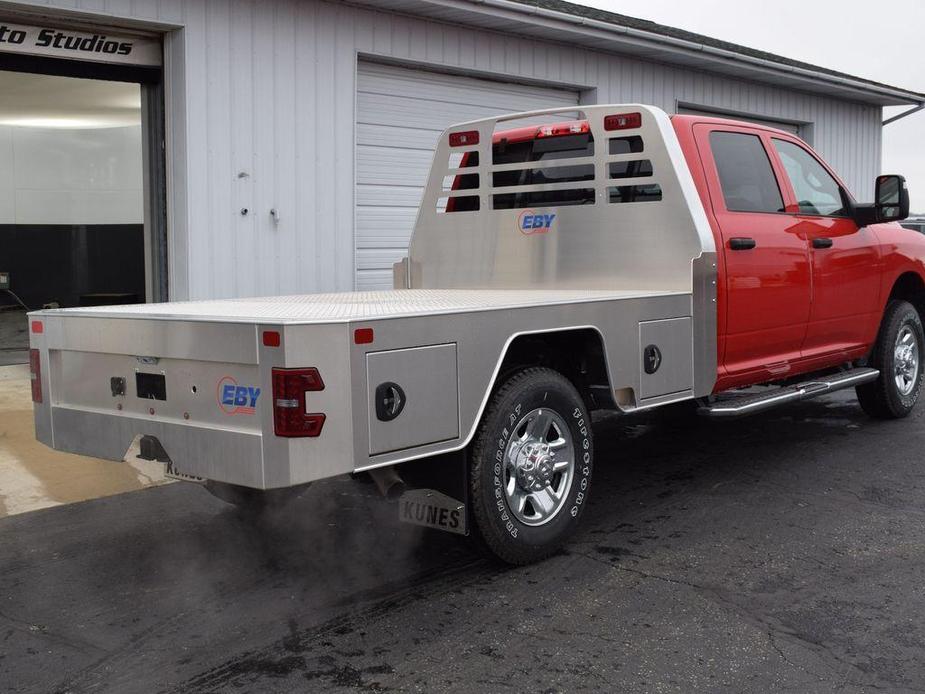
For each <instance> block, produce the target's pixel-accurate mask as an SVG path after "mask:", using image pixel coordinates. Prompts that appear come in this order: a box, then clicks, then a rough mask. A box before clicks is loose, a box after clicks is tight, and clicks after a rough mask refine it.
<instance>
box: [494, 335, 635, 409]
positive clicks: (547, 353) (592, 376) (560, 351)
mask: <svg viewBox="0 0 925 694" xmlns="http://www.w3.org/2000/svg"><path fill="white" fill-rule="evenodd" d="M530 366H545V367H548V368H550V369H555V370H556V371H558V372H559V373H561V374H562V375H563V376H565V377H566V378H568V379H569V380H570V381H571V382H572V383H573V384H574V385H575V387H576V388H577V389H578V392H579V393H580V394H581V397H582V398H584V401H585V404H586V405H587V407H588V409H589V410H595V409H616V407H617V405H616V402H615V401H614V399H613V394H612V393H613V391H612V390H611V387H610V379H609V377H608V375H607V360H606V358H605V356H604V341H603V338H602V337H601V335H600V333H599V332H597V331H596V330H594V329H593V328H578V329H575V330H562V331H556V332H548V333H532V334H529V335H518V336H517V337H516V338H514V340H512V341H511V344H510V345H509V346H508V349H507V352H506V353H505V355H504V360H503V361H502V362H501V368H500V369H499V371H498V378H497V379H496V381H495V384H494V387H495V388H497V387H499V386H500V385H501V384H502V383H504V381H506V380H507V379H508V377H509V376H511V375H512V374H513V373H514V372H516V371H518V370H520V369H523V368H527V367H530Z"/></svg>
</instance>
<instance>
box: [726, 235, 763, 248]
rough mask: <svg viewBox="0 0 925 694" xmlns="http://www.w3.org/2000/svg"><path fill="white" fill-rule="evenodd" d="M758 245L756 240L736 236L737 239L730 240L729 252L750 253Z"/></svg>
mask: <svg viewBox="0 0 925 694" xmlns="http://www.w3.org/2000/svg"><path fill="white" fill-rule="evenodd" d="M757 245H758V244H756V243H755V239H750V238H748V237H745V236H736V237H735V238H732V239H729V250H732V251H749V250H751V249H752V248H754V247H755V246H757Z"/></svg>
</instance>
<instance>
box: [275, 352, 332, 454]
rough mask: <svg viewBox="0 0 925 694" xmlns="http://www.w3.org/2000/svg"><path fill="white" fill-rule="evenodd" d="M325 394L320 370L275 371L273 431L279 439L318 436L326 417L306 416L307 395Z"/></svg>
mask: <svg viewBox="0 0 925 694" xmlns="http://www.w3.org/2000/svg"><path fill="white" fill-rule="evenodd" d="M319 390H324V381H323V380H321V374H320V373H319V372H318V369H315V368H311V369H279V368H276V369H273V431H274V432H275V433H276V435H277V436H285V437H289V438H297V437H304V436H310V437H314V436H319V435H320V434H321V428H322V427H323V426H324V420H325V416H324V413H321V412H313V413H311V412H307V411H306V410H307V407H306V404H305V394H306V393H309V392H314V391H319Z"/></svg>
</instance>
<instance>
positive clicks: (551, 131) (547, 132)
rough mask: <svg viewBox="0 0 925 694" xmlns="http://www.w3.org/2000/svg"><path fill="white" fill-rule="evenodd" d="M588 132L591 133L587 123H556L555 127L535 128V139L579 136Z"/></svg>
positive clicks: (542, 126) (584, 121)
mask: <svg viewBox="0 0 925 694" xmlns="http://www.w3.org/2000/svg"><path fill="white" fill-rule="evenodd" d="M589 132H591V126H590V125H588V121H586V120H582V121H573V122H571V123H557V124H556V125H541V126H540V127H539V128H537V131H536V138H537V139H542V138H544V137H559V136H562V135H581V134H583V133H589Z"/></svg>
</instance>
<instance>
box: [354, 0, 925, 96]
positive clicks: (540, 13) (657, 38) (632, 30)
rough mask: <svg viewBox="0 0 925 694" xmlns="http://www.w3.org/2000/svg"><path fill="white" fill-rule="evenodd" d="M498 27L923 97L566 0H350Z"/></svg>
mask: <svg viewBox="0 0 925 694" xmlns="http://www.w3.org/2000/svg"><path fill="white" fill-rule="evenodd" d="M350 1H351V3H352V4H356V5H364V6H372V7H376V8H379V9H384V10H390V11H393V12H401V13H404V14H414V15H422V16H427V17H430V18H433V19H438V20H441V21H447V22H451V23H456V24H467V25H470V26H474V27H479V28H483V29H490V30H495V31H505V32H510V31H516V32H517V33H518V34H520V35H528V36H533V37H536V38H542V39H546V40H551V41H560V42H565V43H569V44H572V45H579V46H582V47H584V48H589V49H595V50H603V51H608V52H613V53H620V54H624V55H629V56H633V57H638V58H641V59H647V60H655V61H658V62H661V63H668V64H675V65H679V66H683V67H686V68H689V69H701V70H705V71H709V72H714V73H719V74H725V75H729V76H732V77H738V78H741V79H750V80H755V81H759V82H763V83H767V84H774V85H777V86H781V87H785V88H790V89H800V90H802V91H810V92H815V93H819V94H824V95H827V96H832V97H835V98H840V99H847V100H852V101H859V102H863V103H869V104H872V105H878V106H896V105H905V104H923V103H925V94H922V93H919V92H915V91H911V90H907V89H902V88H899V87H893V86H890V85H886V84H881V83H879V82H874V81H872V80H867V79H864V78H860V77H855V76H852V75H848V74H844V73H840V72H837V71H835V70H830V69H828V68H822V67H818V66H815V65H810V64H808V63H803V62H800V61H795V60H791V59H788V58H784V57H781V56H777V55H774V54H771V53H766V52H764V51H758V50H755V49H751V48H747V47H745V46H738V45H736V44H733V43H729V42H725V41H720V40H718V39H713V38H710V37H707V36H702V35H699V34H694V33H692V32H687V31H684V30H680V29H674V28H672V27H667V26H664V25H660V24H656V23H654V22H649V21H646V20H638V19H635V18H632V17H626V16H624V15H617V14H614V13H611V12H605V11H602V10H595V9H593V8H588V7H584V6H582V5H576V4H574V3H570V2H564V1H563V0H350Z"/></svg>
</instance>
